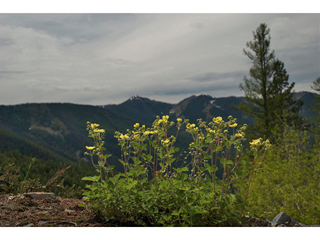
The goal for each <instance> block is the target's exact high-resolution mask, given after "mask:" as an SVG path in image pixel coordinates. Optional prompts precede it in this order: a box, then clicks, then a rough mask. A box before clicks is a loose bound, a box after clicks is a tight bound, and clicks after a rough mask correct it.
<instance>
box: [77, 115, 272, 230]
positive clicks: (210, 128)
mask: <svg viewBox="0 0 320 240" xmlns="http://www.w3.org/2000/svg"><path fill="white" fill-rule="evenodd" d="M173 125H176V127H177V134H176V136H168V130H169V129H170V127H172V126H173ZM183 125H184V127H185V128H186V129H185V131H186V132H187V133H189V134H191V135H192V137H193V142H191V143H190V145H189V146H190V147H189V152H188V153H185V160H186V161H185V162H184V165H183V166H181V167H180V168H179V167H174V165H173V163H174V162H175V161H176V160H177V159H176V157H177V153H178V151H179V149H178V148H176V147H175V146H174V144H175V142H176V139H177V136H178V133H179V131H180V130H181V128H182V126H183ZM98 127H99V124H95V123H90V122H87V130H88V131H89V137H91V138H93V139H94V143H95V145H94V146H91V147H88V146H87V147H86V148H87V150H89V151H90V152H89V153H86V154H88V155H90V156H91V160H92V164H93V165H94V166H95V167H96V169H97V172H98V173H99V174H98V175H96V176H92V177H84V178H83V180H86V181H92V184H91V185H87V186H86V187H87V188H88V191H87V192H85V193H84V195H85V196H86V197H87V204H89V203H91V206H92V209H93V210H94V212H95V214H96V215H97V216H99V217H100V218H102V219H104V220H105V221H116V222H119V223H120V224H128V223H132V224H135V225H139V226H237V225H240V224H241V219H242V211H243V209H244V206H245V204H246V198H247V196H248V191H246V189H245V185H244V180H245V179H246V178H249V184H250V181H251V180H252V176H253V172H254V171H255V170H256V169H257V167H258V165H259V164H260V163H261V161H262V158H263V156H261V151H262V153H264V152H265V151H266V149H267V147H268V146H269V144H268V141H262V139H257V140H254V141H253V142H252V149H253V151H254V156H255V159H254V161H253V162H247V161H244V160H242V158H241V151H242V148H243V146H242V144H241V140H243V138H244V133H243V130H244V129H245V126H244V127H242V128H240V129H238V130H237V131H236V133H234V132H235V130H233V134H232V135H229V134H228V131H229V130H230V129H236V127H237V123H236V119H233V118H232V117H231V116H230V117H229V121H228V122H225V121H223V120H222V118H221V117H217V118H214V119H213V120H212V121H211V122H210V123H209V124H206V122H203V121H202V120H201V119H199V120H198V123H197V125H196V124H190V123H189V121H188V120H184V121H183V122H182V119H179V118H178V119H177V122H176V123H174V122H172V121H169V117H168V116H163V117H162V118H160V117H157V118H156V120H155V121H154V122H153V125H152V127H151V128H146V127H145V126H144V125H142V126H140V124H139V123H136V124H135V125H134V128H133V130H129V129H127V132H126V133H125V134H123V133H120V132H116V133H115V137H116V138H117V139H118V142H119V145H120V146H121V151H122V159H119V161H120V162H121V163H122V165H123V167H124V171H123V173H118V174H116V175H115V174H114V173H113V168H114V166H110V165H109V164H108V161H107V159H108V157H110V155H104V154H103V151H104V150H105V148H104V141H103V139H104V133H105V131H104V130H103V129H99V128H98ZM232 150H233V151H234V152H235V154H234V156H232V154H231V151H232ZM94 157H97V158H98V164H97V165H95V164H94V161H93V158H94ZM188 157H191V161H188V163H187V159H188ZM218 165H220V166H221V167H222V168H223V176H222V179H217V177H216V172H217V170H218Z"/></svg>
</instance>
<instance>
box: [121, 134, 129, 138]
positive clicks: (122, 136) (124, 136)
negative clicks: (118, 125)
mask: <svg viewBox="0 0 320 240" xmlns="http://www.w3.org/2000/svg"><path fill="white" fill-rule="evenodd" d="M120 138H121V139H129V136H128V135H127V134H125V135H123V134H121V135H120Z"/></svg>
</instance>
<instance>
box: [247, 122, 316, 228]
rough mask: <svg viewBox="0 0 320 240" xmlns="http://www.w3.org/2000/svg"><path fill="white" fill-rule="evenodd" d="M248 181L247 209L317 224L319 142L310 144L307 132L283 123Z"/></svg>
mask: <svg viewBox="0 0 320 240" xmlns="http://www.w3.org/2000/svg"><path fill="white" fill-rule="evenodd" d="M274 134H275V135H277V139H276V143H275V144H274V145H273V146H272V147H271V148H270V149H269V150H268V152H267V153H266V157H265V160H264V163H263V164H262V167H261V168H260V169H259V171H258V172H257V173H256V176H255V178H254V180H253V182H252V184H251V193H250V196H249V198H248V203H249V207H248V209H247V210H248V211H249V212H250V213H251V214H252V215H256V216H260V217H265V218H268V219H269V220H271V219H272V218H274V217H275V216H276V215H277V214H278V213H280V212H286V213H287V214H288V215H290V216H291V217H292V218H294V219H295V220H297V221H299V222H302V223H304V224H308V225H311V224H318V225H319V224H320V212H319V205H320V186H319V182H320V175H319V173H320V161H319V157H320V151H319V149H320V148H319V142H317V144H316V145H315V146H310V144H309V138H308V135H307V132H300V131H298V130H295V129H294V128H291V127H288V125H285V131H284V133H279V132H278V133H276V130H275V132H274Z"/></svg>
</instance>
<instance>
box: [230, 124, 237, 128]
mask: <svg viewBox="0 0 320 240" xmlns="http://www.w3.org/2000/svg"><path fill="white" fill-rule="evenodd" d="M236 126H238V124H237V123H234V124H231V125H230V127H232V128H234V127H236Z"/></svg>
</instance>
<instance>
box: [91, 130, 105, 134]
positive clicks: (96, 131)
mask: <svg viewBox="0 0 320 240" xmlns="http://www.w3.org/2000/svg"><path fill="white" fill-rule="evenodd" d="M93 131H94V132H95V133H104V132H105V130H104V129H94V130H93Z"/></svg>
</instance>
